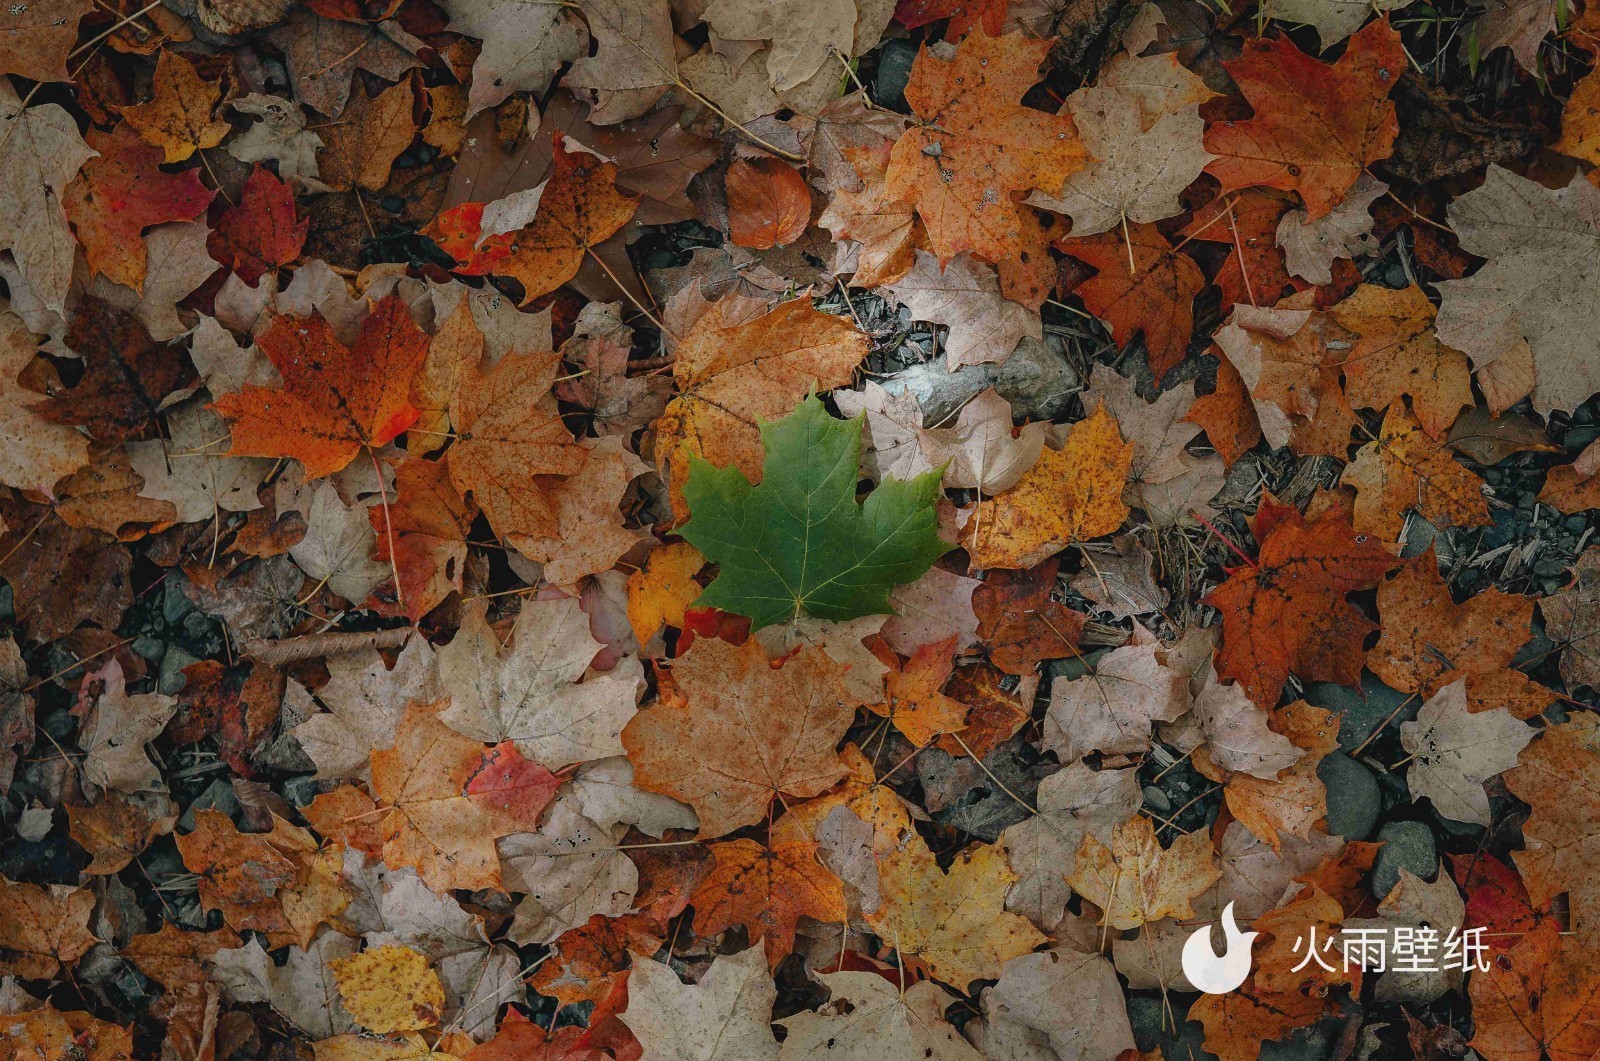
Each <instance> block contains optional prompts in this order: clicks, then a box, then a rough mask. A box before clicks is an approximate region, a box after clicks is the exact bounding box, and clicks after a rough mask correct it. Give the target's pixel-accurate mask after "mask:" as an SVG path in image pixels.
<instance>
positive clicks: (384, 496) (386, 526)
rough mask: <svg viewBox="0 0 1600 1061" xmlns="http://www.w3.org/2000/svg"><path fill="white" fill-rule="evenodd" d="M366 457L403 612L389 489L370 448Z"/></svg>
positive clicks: (403, 606)
mask: <svg viewBox="0 0 1600 1061" xmlns="http://www.w3.org/2000/svg"><path fill="white" fill-rule="evenodd" d="M367 456H368V457H370V458H371V459H372V474H374V475H376V476H377V477H378V498H379V499H380V500H381V501H382V502H383V533H384V536H385V537H387V538H388V540H389V570H390V571H392V572H394V602H395V605H396V607H398V608H399V609H400V610H401V611H404V610H405V607H406V597H405V591H404V590H402V589H401V588H400V558H399V557H397V556H396V555H395V552H394V518H393V516H392V515H391V513H390V512H389V488H388V487H387V486H385V485H384V482H383V469H382V468H381V467H379V466H378V455H377V454H376V453H374V452H372V447H371V446H368V447H367Z"/></svg>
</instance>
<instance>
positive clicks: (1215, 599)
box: [1205, 495, 1400, 709]
mask: <svg viewBox="0 0 1600 1061" xmlns="http://www.w3.org/2000/svg"><path fill="white" fill-rule="evenodd" d="M1251 529H1252V530H1253V531H1254V532H1255V536H1256V540H1257V541H1258V542H1260V543H1261V548H1260V555H1259V557H1258V558H1257V560H1256V562H1255V563H1254V564H1253V565H1250V566H1248V567H1243V568H1235V569H1234V570H1233V571H1232V572H1230V576H1229V578H1228V580H1227V581H1226V582H1224V583H1223V584H1222V585H1220V586H1218V587H1217V588H1216V589H1214V590H1212V591H1211V593H1210V595H1208V596H1207V597H1206V598H1205V603H1206V604H1209V605H1211V606H1212V607H1213V608H1216V609H1217V610H1218V611H1220V612H1221V613H1222V644H1221V645H1220V646H1218V648H1217V673H1218V674H1219V675H1220V676H1222V677H1223V678H1232V679H1233V680H1234V681H1236V682H1238V683H1239V684H1240V685H1242V686H1243V687H1244V689H1245V691H1246V692H1247V693H1249V694H1250V699H1252V700H1254V701H1255V702H1256V704H1257V705H1259V706H1260V707H1262V708H1264V709H1270V708H1272V707H1273V706H1275V705H1276V704H1277V702H1278V694H1279V693H1281V692H1282V691H1283V683H1284V682H1285V681H1287V680H1288V678H1289V675H1290V673H1291V672H1292V673H1294V674H1298V675H1300V676H1301V677H1302V678H1310V679H1312V680H1314V681H1332V682H1338V683H1339V684H1340V685H1355V684H1356V683H1357V681H1359V680H1360V678H1361V664H1362V660H1363V659H1364V657H1365V653H1364V652H1363V651H1362V647H1361V642H1362V640H1363V639H1364V638H1365V637H1366V636H1367V634H1368V633H1369V632H1370V631H1372V630H1375V629H1377V626H1376V624H1374V623H1372V622H1371V621H1370V620H1368V619H1367V618H1366V617H1365V616H1363V615H1362V614H1361V613H1360V612H1358V611H1356V610H1355V609H1354V608H1353V607H1351V606H1350V604H1349V603H1347V602H1346V601H1345V599H1344V598H1345V594H1347V593H1351V592H1353V591H1355V590H1358V589H1365V588H1367V587H1369V586H1371V585H1372V584H1373V583H1375V582H1377V581H1378V579H1379V578H1381V577H1382V576H1383V575H1384V574H1385V573H1387V572H1388V571H1390V570H1391V569H1393V568H1394V567H1395V566H1397V565H1398V564H1399V562H1400V561H1399V560H1398V559H1397V558H1396V557H1393V556H1391V555H1389V553H1388V551H1387V550H1385V549H1384V547H1383V544H1382V543H1381V542H1379V541H1378V539H1377V538H1375V537H1371V536H1368V535H1365V534H1359V535H1358V534H1357V533H1356V532H1355V531H1354V530H1353V529H1352V528H1351V526H1350V522H1349V520H1347V519H1346V518H1345V517H1344V516H1343V515H1342V514H1340V513H1339V512H1337V511H1330V512H1326V513H1324V514H1322V515H1320V516H1318V517H1317V518H1316V519H1315V520H1312V521H1310V522H1307V520H1306V519H1305V517H1304V516H1302V515H1301V514H1300V513H1299V511H1297V510H1296V509H1294V508H1292V507H1290V506H1289V505H1285V504H1282V503H1281V502H1279V501H1278V500H1277V499H1276V498H1273V497H1272V496H1271V495H1263V497H1262V499H1261V507H1260V509H1259V510H1258V511H1257V512H1256V516H1255V520H1254V521H1253V523H1252V526H1251Z"/></svg>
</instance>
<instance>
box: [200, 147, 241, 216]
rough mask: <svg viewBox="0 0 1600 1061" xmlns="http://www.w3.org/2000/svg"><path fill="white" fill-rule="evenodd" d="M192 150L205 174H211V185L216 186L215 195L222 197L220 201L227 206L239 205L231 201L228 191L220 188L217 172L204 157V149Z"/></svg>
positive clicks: (220, 183)
mask: <svg viewBox="0 0 1600 1061" xmlns="http://www.w3.org/2000/svg"><path fill="white" fill-rule="evenodd" d="M194 150H195V154H197V155H199V156H200V161H201V162H202V163H203V164H204V165H205V167H206V172H207V173H209V174H211V183H212V184H215V185H216V186H217V194H218V195H220V196H222V201H223V202H225V203H227V204H228V205H229V206H237V205H239V204H237V203H235V202H234V201H233V197H232V196H231V195H229V194H228V190H227V189H226V188H224V187H223V186H222V182H221V181H219V180H218V179H217V171H216V170H214V169H212V168H211V160H210V159H209V158H207V157H206V149H205V148H203V147H199V146H196V147H195V149H194Z"/></svg>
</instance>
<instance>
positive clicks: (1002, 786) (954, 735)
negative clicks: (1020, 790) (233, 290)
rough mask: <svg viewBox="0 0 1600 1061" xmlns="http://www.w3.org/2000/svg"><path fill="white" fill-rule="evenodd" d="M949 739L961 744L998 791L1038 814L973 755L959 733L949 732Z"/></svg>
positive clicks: (1035, 809) (963, 749) (1036, 809)
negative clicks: (997, 786)
mask: <svg viewBox="0 0 1600 1061" xmlns="http://www.w3.org/2000/svg"><path fill="white" fill-rule="evenodd" d="M950 739H951V740H953V741H955V742H956V743H957V744H959V745H961V750H962V751H964V752H966V753H967V756H968V758H970V759H971V760H972V761H973V762H975V763H977V764H978V769H979V770H982V771H983V772H984V773H985V774H988V775H989V780H990V781H993V782H994V783H995V784H997V785H999V786H1000V791H1001V792H1004V793H1005V794H1006V795H1008V796H1010V797H1011V798H1012V799H1014V800H1016V801H1017V804H1018V806H1021V807H1023V808H1024V809H1026V810H1027V811H1028V812H1029V813H1031V814H1033V815H1034V816H1035V817H1037V816H1038V814H1039V808H1037V807H1035V806H1034V805H1033V804H1032V803H1029V802H1028V801H1027V800H1025V799H1023V798H1022V797H1021V796H1019V795H1017V794H1016V793H1015V792H1013V791H1011V790H1010V789H1009V788H1007V787H1006V783H1005V782H1004V781H1002V780H1000V779H999V778H998V777H995V776H994V773H993V772H992V771H991V770H990V769H989V767H988V766H987V765H985V763H984V761H983V760H982V759H980V758H978V757H977V756H976V755H974V754H973V751H972V749H971V748H969V747H967V742H966V741H964V740H962V739H961V734H959V733H951V734H950Z"/></svg>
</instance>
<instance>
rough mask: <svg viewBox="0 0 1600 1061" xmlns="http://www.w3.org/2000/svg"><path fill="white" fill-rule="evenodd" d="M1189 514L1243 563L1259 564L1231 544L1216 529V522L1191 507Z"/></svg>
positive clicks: (1254, 565) (1252, 565) (1258, 565)
mask: <svg viewBox="0 0 1600 1061" xmlns="http://www.w3.org/2000/svg"><path fill="white" fill-rule="evenodd" d="M1189 515H1191V516H1193V517H1194V518H1195V519H1197V520H1199V521H1200V522H1201V523H1203V524H1205V528H1206V530H1208V531H1210V532H1211V533H1212V534H1215V535H1216V536H1217V540H1218V541H1220V542H1221V543H1222V544H1223V545H1226V546H1227V547H1228V548H1229V549H1231V550H1233V555H1234V556H1237V557H1238V558H1239V559H1241V560H1243V561H1244V562H1245V563H1247V564H1249V565H1250V566H1251V567H1260V566H1261V565H1260V564H1258V563H1256V562H1255V561H1254V560H1252V559H1250V557H1249V556H1248V555H1246V553H1245V551H1244V550H1243V549H1240V548H1239V547H1238V546H1237V545H1235V544H1233V542H1232V541H1230V540H1229V539H1228V537H1227V536H1226V535H1224V534H1223V533H1222V532H1221V531H1219V530H1217V527H1216V524H1214V523H1212V522H1211V521H1210V520H1208V519H1206V518H1205V517H1204V516H1202V515H1201V514H1200V513H1199V512H1196V511H1195V510H1194V509H1192V508H1191V509H1190V510H1189Z"/></svg>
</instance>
